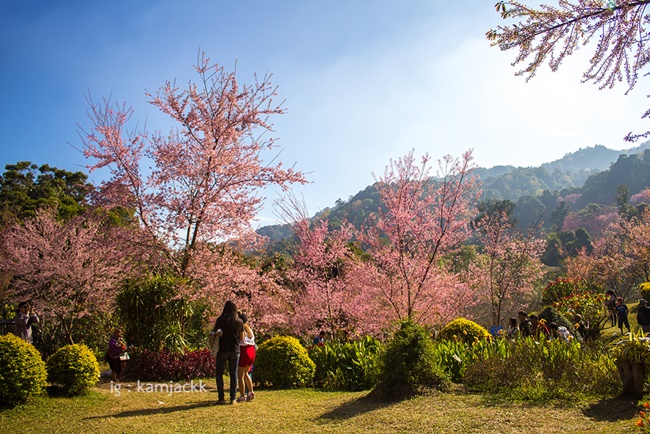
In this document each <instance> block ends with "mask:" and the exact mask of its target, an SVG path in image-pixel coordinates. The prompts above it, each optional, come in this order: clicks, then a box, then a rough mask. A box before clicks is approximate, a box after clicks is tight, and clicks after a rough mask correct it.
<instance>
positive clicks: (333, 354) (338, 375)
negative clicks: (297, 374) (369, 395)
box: [308, 336, 382, 391]
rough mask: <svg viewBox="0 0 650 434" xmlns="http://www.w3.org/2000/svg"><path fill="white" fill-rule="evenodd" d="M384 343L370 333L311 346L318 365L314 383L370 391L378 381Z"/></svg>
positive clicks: (333, 387) (341, 388)
mask: <svg viewBox="0 0 650 434" xmlns="http://www.w3.org/2000/svg"><path fill="white" fill-rule="evenodd" d="M381 350H382V345H381V342H379V341H378V340H377V339H374V338H372V337H370V336H366V337H364V338H363V339H360V340H358V341H345V342H341V341H331V342H327V343H325V345H322V346H320V345H315V346H313V347H310V348H309V350H308V351H309V357H310V358H311V359H312V360H313V361H314V363H315V364H316V373H315V375H314V385H315V386H316V387H321V388H323V389H330V390H350V391H357V390H367V389H372V388H373V387H374V386H375V385H376V383H377V375H378V373H379V360H380V359H379V358H380V354H381Z"/></svg>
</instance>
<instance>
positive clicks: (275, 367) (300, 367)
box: [254, 336, 316, 389]
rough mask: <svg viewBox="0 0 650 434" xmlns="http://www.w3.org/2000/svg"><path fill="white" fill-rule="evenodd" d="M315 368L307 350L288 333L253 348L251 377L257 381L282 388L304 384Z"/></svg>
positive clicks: (310, 377)
mask: <svg viewBox="0 0 650 434" xmlns="http://www.w3.org/2000/svg"><path fill="white" fill-rule="evenodd" d="M315 370H316V365H315V364H314V362H313V361H312V360H311V359H310V358H309V354H308V353H307V350H306V349H305V348H304V347H303V346H302V345H300V341H298V339H296V338H293V337H291V336H276V337H273V338H271V339H269V340H267V341H265V342H263V343H262V344H261V345H260V346H259V348H258V349H257V355H256V357H255V375H254V379H255V381H256V382H259V383H260V384H267V385H268V384H270V385H273V386H274V387H278V388H282V389H285V388H291V387H302V386H308V385H311V384H312V383H313V380H314V372H315Z"/></svg>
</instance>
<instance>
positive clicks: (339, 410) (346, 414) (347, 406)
mask: <svg viewBox="0 0 650 434" xmlns="http://www.w3.org/2000/svg"><path fill="white" fill-rule="evenodd" d="M394 404H397V402H383V401H379V400H377V399H376V398H372V397H369V396H367V395H366V396H362V397H360V398H357V399H354V400H352V401H348V402H346V403H344V404H341V405H339V406H338V407H336V408H335V409H333V410H330V411H328V412H327V413H323V414H322V415H320V416H319V417H318V418H317V419H321V420H345V419H350V418H353V417H355V416H359V415H361V414H364V413H370V412H372V411H375V410H378V409H381V408H386V407H390V406H391V405H394Z"/></svg>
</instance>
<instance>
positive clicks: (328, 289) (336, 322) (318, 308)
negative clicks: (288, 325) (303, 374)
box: [293, 219, 357, 335]
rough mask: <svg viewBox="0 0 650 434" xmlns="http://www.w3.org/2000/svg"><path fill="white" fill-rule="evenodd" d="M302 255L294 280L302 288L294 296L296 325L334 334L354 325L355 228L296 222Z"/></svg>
mask: <svg viewBox="0 0 650 434" xmlns="http://www.w3.org/2000/svg"><path fill="white" fill-rule="evenodd" d="M294 231H295V234H296V236H297V237H298V240H299V243H298V252H297V253H296V255H294V262H295V268H294V272H295V275H294V279H296V281H297V282H299V283H300V286H301V289H300V290H299V291H296V293H295V294H294V299H295V302H294V303H295V307H294V312H295V314H294V318H293V323H294V325H295V328H296V331H299V332H302V333H304V332H310V333H313V332H316V331H317V330H318V329H325V330H327V331H329V332H330V333H331V334H332V335H337V334H338V332H339V331H341V330H344V329H348V328H350V327H353V326H354V323H356V322H357V321H355V319H356V318H355V315H354V313H353V310H355V309H354V307H355V304H356V303H355V298H356V297H355V295H356V294H355V292H356V291H355V290H354V286H353V285H351V284H350V279H349V278H348V276H347V273H349V272H350V270H351V269H353V262H354V261H355V258H354V253H353V252H352V251H351V249H350V242H351V240H352V237H353V228H352V226H351V225H350V224H349V223H348V222H343V223H342V225H341V228H339V229H335V230H332V231H330V230H329V228H328V222H327V221H326V220H318V219H317V220H315V221H314V222H312V223H311V224H310V221H309V220H307V219H303V220H301V221H299V222H296V223H295V225H294Z"/></svg>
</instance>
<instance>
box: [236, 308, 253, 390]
mask: <svg viewBox="0 0 650 434" xmlns="http://www.w3.org/2000/svg"><path fill="white" fill-rule="evenodd" d="M239 318H241V320H242V322H243V323H244V339H243V340H242V341H241V342H240V344H239V364H238V367H237V375H238V377H239V393H240V396H239V398H237V401H238V402H244V401H252V400H253V398H255V393H254V392H253V381H252V380H251V377H250V376H249V375H248V373H249V372H250V370H251V367H252V366H253V362H255V335H254V334H253V330H251V328H250V327H249V326H248V324H247V322H248V318H246V315H244V314H243V313H242V312H239ZM246 390H248V395H246Z"/></svg>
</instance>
